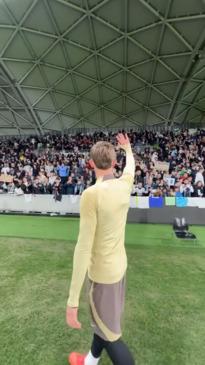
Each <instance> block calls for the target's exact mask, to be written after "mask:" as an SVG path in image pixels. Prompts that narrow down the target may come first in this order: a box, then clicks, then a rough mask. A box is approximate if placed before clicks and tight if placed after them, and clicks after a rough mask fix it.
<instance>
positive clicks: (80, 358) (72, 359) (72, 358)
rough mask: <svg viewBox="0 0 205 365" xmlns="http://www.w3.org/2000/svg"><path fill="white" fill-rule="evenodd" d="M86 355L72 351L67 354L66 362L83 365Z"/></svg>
mask: <svg viewBox="0 0 205 365" xmlns="http://www.w3.org/2000/svg"><path fill="white" fill-rule="evenodd" d="M85 358H86V355H82V354H79V353H78V352H72V353H71V354H70V355H69V356H68V363H69V364H70V365H85Z"/></svg>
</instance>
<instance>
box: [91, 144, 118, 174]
mask: <svg viewBox="0 0 205 365" xmlns="http://www.w3.org/2000/svg"><path fill="white" fill-rule="evenodd" d="M90 157H91V159H92V160H93V161H94V163H95V166H96V167H97V168H98V169H101V170H107V169H109V168H110V167H111V166H112V162H113V161H115V160H116V153H115V149H114V147H113V145H112V144H111V143H109V142H106V141H100V142H97V143H96V144H95V145H94V146H93V147H92V148H91V151H90Z"/></svg>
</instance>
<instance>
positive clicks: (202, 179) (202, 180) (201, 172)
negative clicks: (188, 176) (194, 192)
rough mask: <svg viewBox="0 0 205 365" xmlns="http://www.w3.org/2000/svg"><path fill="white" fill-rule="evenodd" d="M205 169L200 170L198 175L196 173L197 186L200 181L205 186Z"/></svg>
mask: <svg viewBox="0 0 205 365" xmlns="http://www.w3.org/2000/svg"><path fill="white" fill-rule="evenodd" d="M203 172H204V170H203V169H200V170H199V171H198V172H197V173H196V177H195V184H197V183H198V182H199V181H200V182H201V183H202V184H203V185H204V176H203Z"/></svg>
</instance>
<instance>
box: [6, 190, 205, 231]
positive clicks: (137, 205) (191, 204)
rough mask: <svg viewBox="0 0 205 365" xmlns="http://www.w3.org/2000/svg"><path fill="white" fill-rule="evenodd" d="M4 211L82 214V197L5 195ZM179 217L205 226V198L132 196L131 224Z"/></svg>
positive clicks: (163, 220)
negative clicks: (57, 199)
mask: <svg viewBox="0 0 205 365" xmlns="http://www.w3.org/2000/svg"><path fill="white" fill-rule="evenodd" d="M0 212H1V213H22V214H34V213H36V214H59V215H70V214H71V215H72V214H75V215H76V214H77V215H79V213H80V196H78V195H63V196H62V200H61V201H56V200H55V199H54V197H53V196H52V195H21V196H16V195H10V194H1V195H0ZM176 216H177V217H185V218H186V219H187V221H188V223H189V224H204V223H205V198H184V197H176V198H173V197H167V198H161V197H160V198H156V197H134V196H131V197H130V210H129V214H128V221H129V222H142V223H172V221H173V219H174V217H176Z"/></svg>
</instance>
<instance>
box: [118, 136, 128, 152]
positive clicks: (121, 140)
mask: <svg viewBox="0 0 205 365" xmlns="http://www.w3.org/2000/svg"><path fill="white" fill-rule="evenodd" d="M116 138H117V141H118V147H119V148H122V149H123V150H124V149H126V147H128V146H130V140H129V138H128V135H127V133H126V134H125V135H124V134H122V133H118V135H117V137H116Z"/></svg>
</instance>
